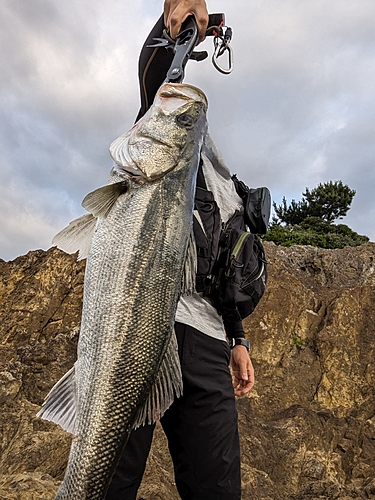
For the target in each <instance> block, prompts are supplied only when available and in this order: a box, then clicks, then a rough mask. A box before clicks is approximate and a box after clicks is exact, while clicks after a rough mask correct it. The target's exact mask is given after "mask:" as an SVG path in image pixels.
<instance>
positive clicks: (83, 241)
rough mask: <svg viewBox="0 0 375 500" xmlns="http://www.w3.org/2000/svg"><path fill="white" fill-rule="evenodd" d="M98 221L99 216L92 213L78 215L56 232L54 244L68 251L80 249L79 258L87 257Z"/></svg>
mask: <svg viewBox="0 0 375 500" xmlns="http://www.w3.org/2000/svg"><path fill="white" fill-rule="evenodd" d="M96 221H97V218H96V217H94V216H93V215H92V214H85V215H82V216H81V217H78V219H74V220H73V221H72V222H70V223H69V225H68V226H67V227H65V228H64V229H62V230H61V231H60V232H59V233H57V234H56V236H55V237H54V238H53V240H52V244H53V245H56V246H57V247H58V248H60V250H63V251H64V252H66V253H76V252H78V251H79V254H78V260H80V259H85V258H86V257H87V254H88V252H89V248H90V243H91V239H92V236H93V234H94V231H95V227H96Z"/></svg>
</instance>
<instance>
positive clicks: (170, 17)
mask: <svg viewBox="0 0 375 500" xmlns="http://www.w3.org/2000/svg"><path fill="white" fill-rule="evenodd" d="M191 15H193V16H194V17H195V19H196V21H197V25H198V31H199V42H198V43H200V42H202V41H203V40H204V38H205V36H206V30H207V26H208V11H207V5H206V2H205V1H204V0H165V1H164V24H165V26H166V27H167V28H168V30H169V34H170V36H171V37H172V38H173V39H175V38H176V36H177V34H178V32H179V31H180V28H181V24H182V23H183V22H184V21H185V19H186V18H187V17H189V16H191Z"/></svg>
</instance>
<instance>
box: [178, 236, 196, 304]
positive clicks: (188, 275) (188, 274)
mask: <svg viewBox="0 0 375 500" xmlns="http://www.w3.org/2000/svg"><path fill="white" fill-rule="evenodd" d="M197 265H198V264H197V250H196V246H195V238H194V233H193V230H191V231H190V238H189V243H188V248H187V252H186V258H185V265H184V270H183V273H182V282H181V294H182V295H191V294H192V293H193V292H194V291H195V279H196V274H197Z"/></svg>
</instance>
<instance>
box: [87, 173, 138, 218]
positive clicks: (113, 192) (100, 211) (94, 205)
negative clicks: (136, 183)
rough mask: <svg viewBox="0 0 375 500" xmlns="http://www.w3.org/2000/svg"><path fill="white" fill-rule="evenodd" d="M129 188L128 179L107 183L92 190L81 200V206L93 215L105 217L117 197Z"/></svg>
mask: <svg viewBox="0 0 375 500" xmlns="http://www.w3.org/2000/svg"><path fill="white" fill-rule="evenodd" d="M128 189H129V181H128V180H126V181H120V182H115V183H114V184H107V185H106V186H103V187H100V188H98V189H95V191H92V192H91V193H89V194H88V195H86V196H85V198H84V199H83V201H82V206H83V208H85V209H86V210H87V211H88V212H90V213H92V215H94V216H95V217H101V218H103V219H104V218H105V217H107V215H108V214H109V212H110V210H111V208H112V207H113V205H114V204H115V203H116V200H117V198H118V197H119V196H120V195H122V194H123V193H126V191H128Z"/></svg>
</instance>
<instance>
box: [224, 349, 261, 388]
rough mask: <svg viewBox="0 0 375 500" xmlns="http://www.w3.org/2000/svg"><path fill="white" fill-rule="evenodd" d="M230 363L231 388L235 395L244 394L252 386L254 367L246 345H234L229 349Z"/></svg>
mask: <svg viewBox="0 0 375 500" xmlns="http://www.w3.org/2000/svg"><path fill="white" fill-rule="evenodd" d="M230 365H231V368H232V375H233V388H234V394H235V395H236V396H244V395H245V394H247V393H248V392H249V391H250V390H251V389H252V388H253V386H254V382H255V378H254V367H253V364H252V362H251V359H250V357H249V353H248V352H247V349H246V347H244V346H242V345H236V346H235V347H233V349H232V350H231V357H230Z"/></svg>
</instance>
